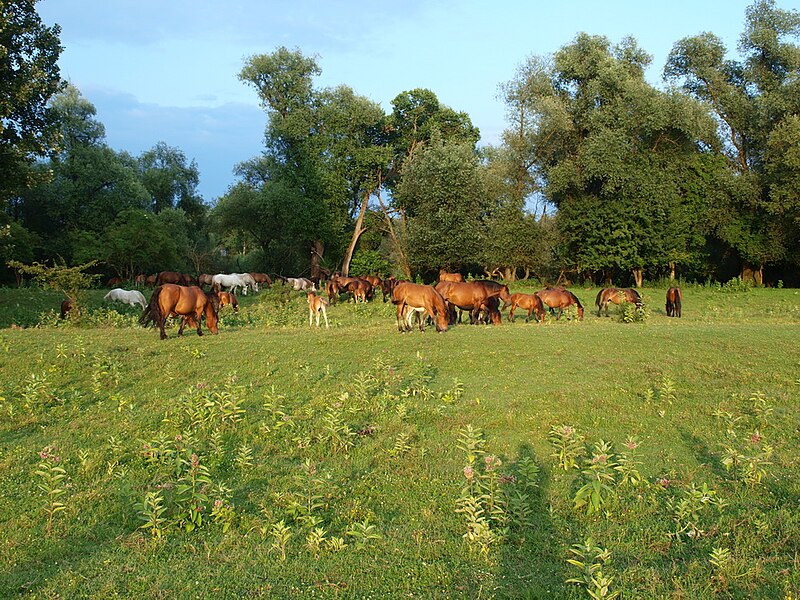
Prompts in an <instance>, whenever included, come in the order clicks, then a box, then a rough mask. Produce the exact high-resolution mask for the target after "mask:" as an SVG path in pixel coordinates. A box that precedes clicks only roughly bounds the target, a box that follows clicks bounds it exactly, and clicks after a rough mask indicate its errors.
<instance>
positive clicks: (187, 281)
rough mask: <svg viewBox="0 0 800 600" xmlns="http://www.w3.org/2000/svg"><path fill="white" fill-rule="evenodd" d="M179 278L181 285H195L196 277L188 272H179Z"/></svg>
mask: <svg viewBox="0 0 800 600" xmlns="http://www.w3.org/2000/svg"><path fill="white" fill-rule="evenodd" d="M181 279H182V280H183V283H182V285H197V279H195V278H194V277H192V276H191V275H189V274H188V273H181Z"/></svg>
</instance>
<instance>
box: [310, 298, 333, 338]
mask: <svg viewBox="0 0 800 600" xmlns="http://www.w3.org/2000/svg"><path fill="white" fill-rule="evenodd" d="M307 300H308V326H309V327H311V322H312V320H313V319H314V315H316V316H317V327H319V313H322V316H323V317H325V329H330V326H329V325H328V311H327V310H325V307H326V306H327V305H328V302H327V300H325V298H323V297H321V296H317V295H316V294H315V293H314V292H308V297H307Z"/></svg>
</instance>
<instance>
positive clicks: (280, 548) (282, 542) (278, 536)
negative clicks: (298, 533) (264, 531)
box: [270, 519, 292, 560]
mask: <svg viewBox="0 0 800 600" xmlns="http://www.w3.org/2000/svg"><path fill="white" fill-rule="evenodd" d="M270 535H271V536H272V545H271V546H270V550H274V551H275V552H278V553H279V554H280V557H281V560H286V544H288V543H289V540H290V539H291V537H292V530H291V529H289V527H287V526H286V523H285V522H284V521H283V519H281V520H280V521H278V522H277V523H274V524H273V525H272V528H271V529H270Z"/></svg>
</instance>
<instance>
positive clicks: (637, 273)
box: [633, 267, 644, 288]
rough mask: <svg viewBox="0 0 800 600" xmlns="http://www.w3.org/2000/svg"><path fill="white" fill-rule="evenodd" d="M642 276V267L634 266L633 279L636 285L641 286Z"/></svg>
mask: <svg viewBox="0 0 800 600" xmlns="http://www.w3.org/2000/svg"><path fill="white" fill-rule="evenodd" d="M643 278H644V269H642V267H636V268H635V269H633V280H634V282H635V283H636V287H637V288H640V287H642V279H643Z"/></svg>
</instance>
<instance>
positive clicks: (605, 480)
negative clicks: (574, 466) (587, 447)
mask: <svg viewBox="0 0 800 600" xmlns="http://www.w3.org/2000/svg"><path fill="white" fill-rule="evenodd" d="M584 465H585V466H586V468H585V469H584V470H583V471H581V473H583V475H584V476H585V478H586V479H588V481H587V482H586V483H585V484H584V485H583V486H582V487H581V488H580V489H579V490H578V491H577V492H575V498H574V499H573V503H574V505H575V508H576V509H579V508H583V507H585V508H586V514H587V515H591V514H594V513H597V512H600V509H601V507H602V506H604V505H606V504H608V502H609V500H610V498H611V497H613V496H614V494H615V492H614V488H613V487H611V486H612V485H613V484H614V483H615V481H614V470H615V469H616V467H617V463H616V462H615V461H614V453H613V452H612V451H611V444H610V443H608V442H605V441H603V440H600V441H599V442H597V443H596V444H595V445H594V448H593V450H592V457H591V458H587V459H585V460H584Z"/></svg>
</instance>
